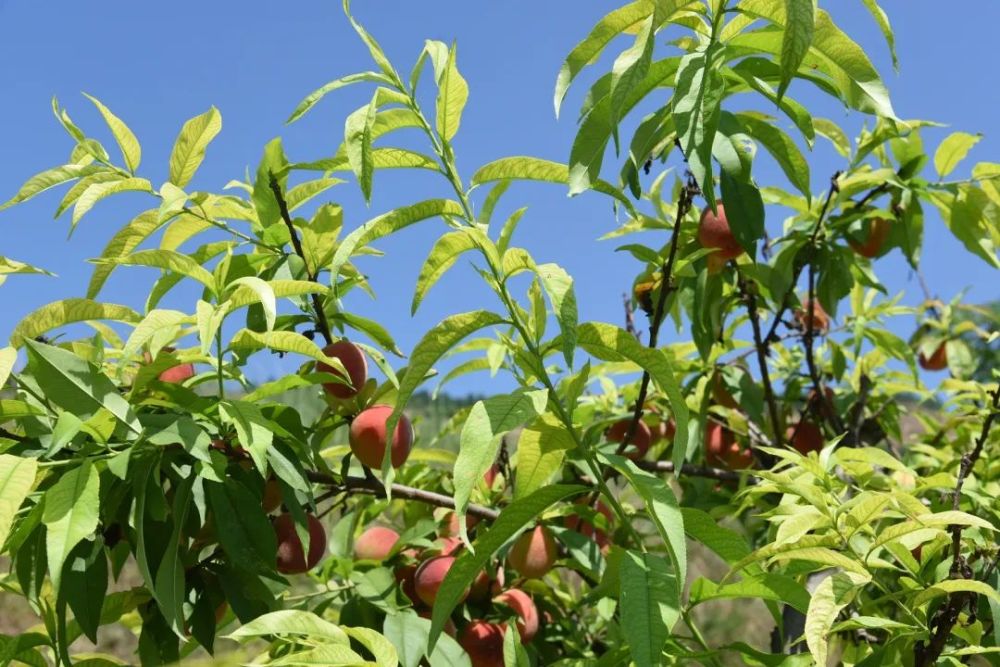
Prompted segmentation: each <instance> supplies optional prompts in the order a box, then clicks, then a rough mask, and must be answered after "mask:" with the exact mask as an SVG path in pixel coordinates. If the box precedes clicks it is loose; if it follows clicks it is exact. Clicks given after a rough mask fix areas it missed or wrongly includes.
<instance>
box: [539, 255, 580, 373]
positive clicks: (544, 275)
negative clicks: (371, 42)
mask: <svg viewBox="0 0 1000 667" xmlns="http://www.w3.org/2000/svg"><path fill="white" fill-rule="evenodd" d="M536 271H537V273H538V277H539V278H540V279H541V281H542V287H543V288H544V289H545V293H546V294H547V295H548V297H549V301H550V302H551V303H552V311H553V312H554V313H555V316H556V320H557V321H558V322H559V328H560V330H561V331H562V348H563V358H565V359H566V365H567V366H568V367H570V368H572V367H573V350H574V349H576V325H577V307H576V294H575V293H574V291H573V278H572V276H570V275H569V274H568V273H566V270H565V269H563V268H562V267H561V266H559V265H558V264H539V265H538V267H537V269H536Z"/></svg>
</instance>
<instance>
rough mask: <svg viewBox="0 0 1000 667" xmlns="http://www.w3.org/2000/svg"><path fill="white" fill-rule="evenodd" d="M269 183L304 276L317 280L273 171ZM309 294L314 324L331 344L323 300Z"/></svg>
mask: <svg viewBox="0 0 1000 667" xmlns="http://www.w3.org/2000/svg"><path fill="white" fill-rule="evenodd" d="M270 185H271V192H273V193H274V198H275V199H276V200H277V202H278V209H279V210H280V211H281V219H282V220H284V221H285V226H286V227H288V235H289V236H290V237H291V240H292V247H293V248H294V249H295V254H296V255H298V256H299V257H300V258H301V259H302V263H303V264H304V265H305V267H306V277H307V278H309V281H310V282H314V283H315V282H318V281H317V280H316V275H314V274H313V272H312V271H311V270H310V269H309V262H308V261H307V260H306V253H305V250H303V249H302V242H301V241H300V240H299V233H298V232H297V231H296V229H295V224H294V223H293V222H292V214H291V213H290V212H289V211H288V202H286V201H285V196H284V195H283V194H282V193H281V184H280V183H278V178H277V177H276V176H275V175H274V173H273V172H272V173H271V181H270ZM310 296H311V297H312V304H313V310H315V311H316V326H317V327H319V332H320V334H322V336H323V338H324V340H326V344H327V345H331V344H332V343H333V334H332V333H331V332H330V322H329V321H328V320H327V319H326V311H325V310H324V309H323V301H322V299H320V297H319V295H318V294H311V295H310Z"/></svg>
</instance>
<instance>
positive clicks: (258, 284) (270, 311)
mask: <svg viewBox="0 0 1000 667" xmlns="http://www.w3.org/2000/svg"><path fill="white" fill-rule="evenodd" d="M233 285H239V286H242V287H246V288H247V289H249V290H250V291H251V292H253V294H254V295H256V297H257V299H258V300H259V302H260V305H261V306H262V307H263V309H264V321H265V323H266V324H267V330H268V331H271V330H272V329H274V320H275V318H276V317H277V316H278V303H277V302H278V300H277V297H276V296H275V294H274V289H272V287H271V286H270V285H269V284H268V283H267V281H265V280H261V279H260V278H258V277H256V276H244V277H243V278H237V279H236V280H234V281H233V282H231V283H229V285H228V286H227V287H231V286H233Z"/></svg>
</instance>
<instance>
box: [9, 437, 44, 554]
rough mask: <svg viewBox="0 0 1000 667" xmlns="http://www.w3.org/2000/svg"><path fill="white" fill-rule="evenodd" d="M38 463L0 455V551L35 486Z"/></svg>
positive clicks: (33, 460)
mask: <svg viewBox="0 0 1000 667" xmlns="http://www.w3.org/2000/svg"><path fill="white" fill-rule="evenodd" d="M37 471H38V461H36V460H35V459H28V458H22V457H20V456H13V455H11V454H0V549H2V548H3V545H4V542H6V541H7V534H8V533H9V532H10V528H11V526H13V525H14V517H15V516H16V515H17V512H18V510H20V509H21V503H23V502H24V499H25V498H27V497H28V493H30V492H31V487H33V486H34V485H35V473H36V472H37Z"/></svg>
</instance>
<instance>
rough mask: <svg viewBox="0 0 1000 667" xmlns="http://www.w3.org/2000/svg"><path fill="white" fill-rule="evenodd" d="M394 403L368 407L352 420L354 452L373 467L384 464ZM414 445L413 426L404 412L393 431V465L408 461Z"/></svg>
mask: <svg viewBox="0 0 1000 667" xmlns="http://www.w3.org/2000/svg"><path fill="white" fill-rule="evenodd" d="M392 411H393V408H392V406H391V405H373V406H372V407H370V408H368V409H366V410H364V411H362V412H361V414H359V415H358V416H357V417H355V418H354V420H353V421H352V422H351V430H350V434H349V440H350V443H351V451H352V452H354V455H355V456H356V457H357V458H358V460H359V461H361V463H363V464H365V465H366V466H368V467H369V468H376V469H379V468H381V467H382V459H383V458H384V457H385V442H386V432H385V424H386V421H388V419H389V416H390V415H392ZM412 445H413V426H412V425H411V424H410V420H409V419H408V418H407V417H406V415H400V417H399V421H398V422H397V423H396V429H395V431H393V434H392V449H391V457H390V458H391V460H392V467H393V468H398V467H399V466H401V465H403V463H405V462H406V458H407V457H408V456H409V455H410V447H411V446H412Z"/></svg>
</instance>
